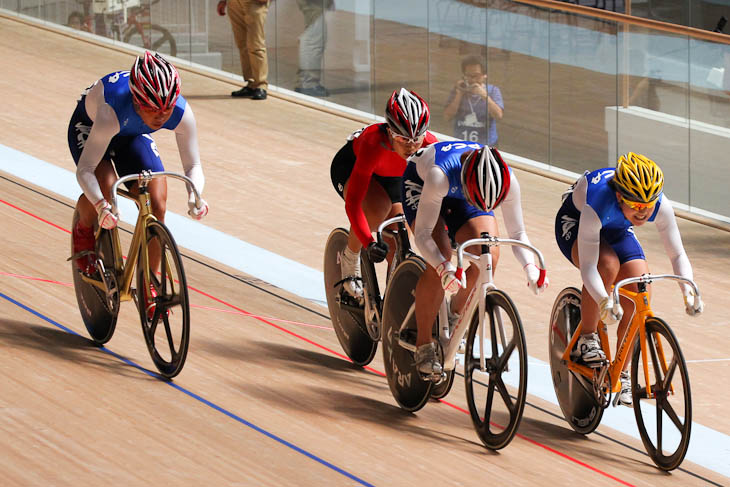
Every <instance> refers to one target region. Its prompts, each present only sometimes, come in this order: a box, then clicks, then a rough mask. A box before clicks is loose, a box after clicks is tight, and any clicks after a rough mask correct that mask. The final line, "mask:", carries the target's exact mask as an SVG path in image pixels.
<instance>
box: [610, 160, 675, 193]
mask: <svg viewBox="0 0 730 487" xmlns="http://www.w3.org/2000/svg"><path fill="white" fill-rule="evenodd" d="M613 182H614V185H615V187H616V190H617V191H618V192H619V193H621V194H622V195H623V196H624V197H625V198H626V199H629V200H631V201H638V202H642V203H651V202H652V201H654V200H655V199H657V198H658V197H659V195H660V194H662V189H664V174H663V173H662V170H661V169H660V168H659V166H657V164H656V162H654V161H652V160H651V159H649V158H648V157H646V156H643V155H641V154H635V153H633V152H629V153H628V154H626V155H623V156H621V157H619V159H618V164H617V165H616V174H615V175H614V177H613Z"/></svg>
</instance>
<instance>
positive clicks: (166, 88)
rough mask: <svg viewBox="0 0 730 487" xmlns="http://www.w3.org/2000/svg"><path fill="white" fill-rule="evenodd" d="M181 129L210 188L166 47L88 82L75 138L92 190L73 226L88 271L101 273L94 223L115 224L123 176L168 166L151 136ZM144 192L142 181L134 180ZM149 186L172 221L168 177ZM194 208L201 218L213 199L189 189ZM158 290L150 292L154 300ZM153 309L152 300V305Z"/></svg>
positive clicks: (188, 160) (188, 157)
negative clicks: (114, 193) (114, 196)
mask: <svg viewBox="0 0 730 487" xmlns="http://www.w3.org/2000/svg"><path fill="white" fill-rule="evenodd" d="M163 128H164V129H168V130H172V131H174V132H175V139H176V141H177V147H178V151H179V152H180V160H181V161H182V164H183V168H184V169H185V175H186V176H187V177H189V178H190V179H191V180H192V181H193V184H194V185H195V188H196V189H197V190H198V192H199V193H201V194H202V192H203V186H204V185H205V177H204V176H203V169H202V167H201V165H200V154H199V153H198V136H197V129H196V124H195V116H194V115H193V111H192V109H191V108H190V105H188V103H187V101H186V100H185V98H183V97H182V96H180V76H179V75H178V72H177V70H176V69H175V66H173V65H172V64H170V63H169V62H167V61H166V60H165V59H163V58H162V56H160V55H159V54H152V53H151V52H149V51H145V53H144V54H143V55H142V56H139V57H137V58H136V59H135V61H134V64H133V65H132V69H131V71H115V72H113V73H110V74H107V75H106V76H103V77H102V78H101V79H99V80H97V81H96V82H94V84H93V85H91V86H90V87H89V88H87V89H86V90H85V91H84V92H83V93H82V94H81V98H79V101H78V104H77V105H76V110H75V111H74V113H73V115H72V116H71V121H70V122H69V125H68V145H69V149H70V150H71V156H72V157H73V159H74V162H75V163H76V179H78V181H79V185H80V186H81V189H82V190H83V191H84V193H83V194H82V195H81V197H80V198H79V200H78V202H77V204H76V209H77V210H78V212H79V220H78V222H77V223H76V225H74V227H73V229H72V239H73V253H74V255H73V256H72V258H73V259H74V261H75V263H76V266H77V267H78V269H79V271H80V272H83V273H85V274H89V275H91V274H93V273H94V272H96V256H95V255H94V246H95V245H94V244H95V241H94V223H95V222H98V224H99V226H100V227H102V228H106V229H111V228H114V227H115V226H116V225H117V222H118V220H119V215H118V214H115V213H113V212H112V207H111V204H110V203H109V200H110V199H111V189H112V186H113V184H114V182H115V181H116V180H117V175H119V176H120V177H121V176H126V175H128V174H136V173H140V172H142V171H144V170H149V171H153V172H159V171H164V170H165V168H164V167H163V166H162V160H161V159H160V154H159V153H158V151H157V146H156V145H155V141H154V140H153V139H152V137H151V136H150V135H149V134H151V133H152V132H156V131H158V130H160V129H163ZM127 184H128V186H129V188H130V190H131V191H132V192H133V193H134V192H136V191H137V187H138V183H137V182H136V181H135V182H134V183H127ZM148 191H149V194H150V199H151V206H152V213H153V214H154V215H155V217H156V218H157V219H158V220H159V221H161V222H164V221H165V212H166V209H167V206H166V205H167V180H166V179H165V178H164V177H162V178H155V179H153V180H151V181H150V182H149V186H148ZM188 207H189V210H188V214H189V215H190V216H192V217H193V218H195V219H196V220H200V219H202V218H203V217H204V216H205V215H207V214H208V204H207V203H206V202H205V201H202V200H201V206H200V207H196V206H195V194H194V192H193V191H192V189H189V190H188ZM159 261H160V253H159V249H158V250H157V252H156V253H154V254H153V251H152V250H151V252H150V264H151V267H153V268H157V266H158V265H159ZM152 297H154V296H153V293H152V292H149V293H145V299H146V300H148V303H149V302H151V298H152ZM145 306H146V308H147V309H148V310H149V309H150V308H149V306H150V305H149V304H146V305H145Z"/></svg>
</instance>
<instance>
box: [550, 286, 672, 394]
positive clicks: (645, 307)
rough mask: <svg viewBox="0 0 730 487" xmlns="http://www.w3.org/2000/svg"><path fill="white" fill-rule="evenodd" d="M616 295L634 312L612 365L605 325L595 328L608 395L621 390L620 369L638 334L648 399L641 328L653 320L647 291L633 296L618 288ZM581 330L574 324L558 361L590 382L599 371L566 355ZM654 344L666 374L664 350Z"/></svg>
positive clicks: (646, 372) (645, 350)
mask: <svg viewBox="0 0 730 487" xmlns="http://www.w3.org/2000/svg"><path fill="white" fill-rule="evenodd" d="M619 294H620V295H621V296H624V297H626V298H627V299H630V300H631V301H632V302H633V303H634V306H635V310H634V315H633V317H632V318H631V322H630V323H629V326H628V329H627V330H626V333H625V334H624V337H623V339H622V340H621V343H620V345H619V347H618V354H617V355H616V358H615V360H613V361H612V360H611V348H610V345H609V340H610V339H609V337H608V333H607V332H606V325H605V324H603V323H601V322H599V327H598V336H599V337H600V340H601V348H603V352H604V353H605V354H606V359H607V360H608V361H609V366H608V375H609V378H610V379H611V384H610V386H611V392H614V393H615V392H619V391H620V390H621V383H620V381H619V375H620V374H621V371H622V370H623V369H624V365H625V364H626V361H627V360H628V358H629V353H630V352H631V345H633V343H634V338H635V337H636V334H637V333H638V334H639V343H640V346H641V358H642V365H643V367H644V380H645V382H644V383H645V384H646V395H647V398H652V397H654V396H653V394H652V392H651V381H650V378H649V362H648V357H647V348H646V326H645V324H646V320H647V318H650V317H652V316H654V313H653V312H652V311H651V307H650V305H649V291H648V290H646V291H644V292H633V291H628V290H626V289H623V288H621V289H619ZM582 328H583V321H582V320H581V322H580V323H579V324H578V328H577V329H576V330H575V333H573V338H571V340H570V343H568V346H567V347H566V348H565V352H563V357H562V359H563V360H564V361H565V363H566V365H567V367H568V369H570V370H572V371H573V372H577V373H579V374H581V375H583V376H585V377H586V378H587V379H588V380H593V377H594V376H595V374H596V373H597V371H598V370H599V369H593V368H590V367H587V366H585V365H580V364H577V363H575V362H573V361H572V360H571V359H570V351H571V350H573V347H574V346H575V343H576V342H577V341H578V338H579V337H580V334H581V333H580V332H581V329H582ZM656 343H657V352H658V354H659V360H660V361H661V364H660V365H661V367H662V370H663V371H664V372H665V373H666V372H667V370H668V367H667V361H666V358H665V356H664V348H663V346H662V343H661V341H659V340H658V341H657V342H656ZM670 388H671V389H670V390H671V391H672V392H674V387H673V386H671V385H670Z"/></svg>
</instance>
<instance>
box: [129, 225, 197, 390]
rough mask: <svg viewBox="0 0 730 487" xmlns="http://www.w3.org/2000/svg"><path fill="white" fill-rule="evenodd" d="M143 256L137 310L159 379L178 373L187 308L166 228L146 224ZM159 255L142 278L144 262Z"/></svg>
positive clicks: (184, 342) (175, 252)
mask: <svg viewBox="0 0 730 487" xmlns="http://www.w3.org/2000/svg"><path fill="white" fill-rule="evenodd" d="M145 238H146V239H147V255H142V252H140V256H139V258H138V262H137V308H138V309H139V317H140V322H141V323H142V332H143V333H144V338H145V342H146V343H147V350H148V351H149V353H150V357H152V361H153V362H154V364H155V367H157V370H159V372H160V374H161V375H162V376H163V377H166V378H168V379H170V378H172V377H175V376H176V375H178V374H179V373H180V371H181V370H182V368H183V365H185V358H186V357H187V353H188V345H189V343H190V305H189V302H188V286H187V281H186V279H185V271H184V270H183V264H182V259H181V257H180V252H179V251H178V249H177V245H176V244H175V240H173V238H172V235H171V234H170V231H169V230H168V229H167V227H166V226H165V225H164V224H162V223H161V222H158V221H151V222H149V223H148V224H147V231H146V237H145ZM155 252H159V255H160V264H159V267H158V268H156V269H150V272H149V275H147V276H145V273H146V272H145V269H146V266H145V262H147V261H148V259H149V257H150V256H151V255H153V254H154V253H155Z"/></svg>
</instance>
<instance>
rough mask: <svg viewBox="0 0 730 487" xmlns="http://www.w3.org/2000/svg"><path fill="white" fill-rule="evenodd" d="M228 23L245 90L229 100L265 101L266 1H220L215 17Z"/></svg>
mask: <svg viewBox="0 0 730 487" xmlns="http://www.w3.org/2000/svg"><path fill="white" fill-rule="evenodd" d="M226 6H227V7H228V16H229V18H230V19H231V27H232V28H233V37H234V38H235V40H236V45H237V46H238V54H239V56H240V57H241V72H242V74H243V79H244V80H246V82H247V83H246V86H244V87H243V88H241V89H240V90H237V91H233V92H231V96H234V97H243V98H251V99H253V100H265V99H266V90H267V89H268V88H269V83H268V81H267V79H266V78H267V76H268V74H269V61H268V59H267V58H266V37H265V34H266V33H265V29H264V27H265V25H266V15H267V14H268V12H269V0H230V1H227V0H220V1H219V2H218V8H217V10H218V15H225V14H226Z"/></svg>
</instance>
